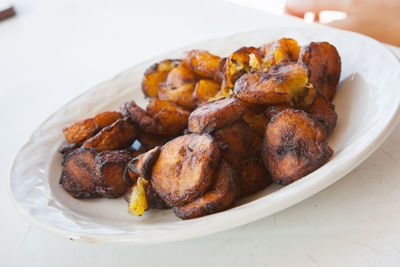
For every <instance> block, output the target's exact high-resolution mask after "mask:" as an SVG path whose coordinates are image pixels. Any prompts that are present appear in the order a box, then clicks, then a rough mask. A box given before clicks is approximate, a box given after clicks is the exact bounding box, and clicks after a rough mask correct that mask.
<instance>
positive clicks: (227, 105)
mask: <svg viewBox="0 0 400 267" xmlns="http://www.w3.org/2000/svg"><path fill="white" fill-rule="evenodd" d="M244 113H245V108H244V105H243V104H242V102H241V101H239V100H238V99H236V98H232V97H226V98H222V99H218V100H216V101H213V102H210V103H207V104H205V105H203V106H200V107H198V108H197V109H195V110H194V111H193V112H192V113H191V114H190V117H189V122H188V129H189V131H190V132H192V133H210V132H212V131H214V130H215V129H218V128H222V127H224V126H226V125H229V124H231V123H233V122H235V121H237V120H238V119H239V118H240V117H241V116H242V115H243V114H244Z"/></svg>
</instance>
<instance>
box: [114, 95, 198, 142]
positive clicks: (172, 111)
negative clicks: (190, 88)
mask: <svg viewBox="0 0 400 267" xmlns="http://www.w3.org/2000/svg"><path fill="white" fill-rule="evenodd" d="M122 110H123V113H124V114H126V115H127V116H128V117H130V119H131V120H132V121H133V122H135V123H137V124H138V125H139V128H140V130H141V131H143V132H148V133H152V134H159V135H176V134H179V133H181V132H182V131H183V130H184V129H185V128H186V125H187V120H188V118H189V115H190V113H189V112H188V111H186V110H184V109H183V108H180V107H178V106H177V105H175V104H173V103H171V102H168V101H164V100H159V99H152V100H151V101H150V104H149V108H148V110H149V111H150V113H149V112H146V111H145V110H143V109H142V108H141V107H139V106H138V105H136V103H135V101H130V102H127V103H125V104H124V106H123V107H122ZM151 114H154V115H151Z"/></svg>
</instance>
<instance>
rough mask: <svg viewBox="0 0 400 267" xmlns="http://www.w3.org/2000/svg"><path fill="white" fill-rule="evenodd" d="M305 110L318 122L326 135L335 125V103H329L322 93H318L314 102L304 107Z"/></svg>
mask: <svg viewBox="0 0 400 267" xmlns="http://www.w3.org/2000/svg"><path fill="white" fill-rule="evenodd" d="M306 112H307V113H308V114H310V115H311V116H313V117H314V119H316V120H317V121H318V122H320V123H321V124H322V125H323V126H324V127H325V130H326V132H327V134H328V135H330V134H331V133H332V131H333V129H335V127H336V122H337V114H336V112H335V105H333V104H332V103H330V102H329V101H328V100H327V99H326V98H325V97H324V96H323V95H321V94H320V93H318V95H317V98H316V99H315V101H314V103H313V104H312V105H311V106H310V107H309V108H308V109H306Z"/></svg>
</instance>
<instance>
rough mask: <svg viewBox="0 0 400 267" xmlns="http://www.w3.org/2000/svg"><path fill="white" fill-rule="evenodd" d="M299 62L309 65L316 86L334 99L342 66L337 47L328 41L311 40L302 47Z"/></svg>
mask: <svg viewBox="0 0 400 267" xmlns="http://www.w3.org/2000/svg"><path fill="white" fill-rule="evenodd" d="M299 62H302V63H304V64H305V65H306V66H307V67H308V69H309V71H310V76H309V79H310V82H311V83H312V84H313V85H314V87H315V88H316V89H317V90H318V91H319V92H321V93H322V94H323V95H324V96H325V97H326V98H327V99H328V100H329V101H332V99H333V97H334V96H335V93H336V87H337V85H338V83H339V79H340V72H341V66H342V64H341V61H340V56H339V53H338V51H337V50H336V47H334V46H333V45H331V44H330V43H328V42H320V43H317V42H311V43H309V44H308V45H305V46H302V47H301V50H300V55H299Z"/></svg>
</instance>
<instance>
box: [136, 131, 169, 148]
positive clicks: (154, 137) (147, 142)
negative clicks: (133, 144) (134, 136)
mask: <svg viewBox="0 0 400 267" xmlns="http://www.w3.org/2000/svg"><path fill="white" fill-rule="evenodd" d="M175 137H176V135H158V134H151V133H146V132H141V133H140V135H139V137H138V140H139V142H140V144H141V145H142V146H143V147H144V148H145V150H146V151H148V150H150V149H152V148H154V147H156V146H163V145H164V144H166V143H167V142H169V141H171V140H172V139H174V138H175Z"/></svg>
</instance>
